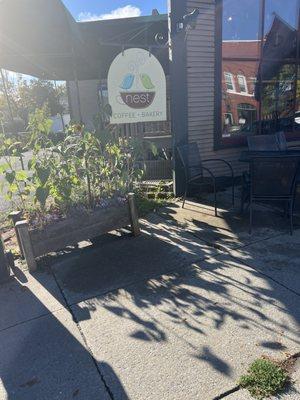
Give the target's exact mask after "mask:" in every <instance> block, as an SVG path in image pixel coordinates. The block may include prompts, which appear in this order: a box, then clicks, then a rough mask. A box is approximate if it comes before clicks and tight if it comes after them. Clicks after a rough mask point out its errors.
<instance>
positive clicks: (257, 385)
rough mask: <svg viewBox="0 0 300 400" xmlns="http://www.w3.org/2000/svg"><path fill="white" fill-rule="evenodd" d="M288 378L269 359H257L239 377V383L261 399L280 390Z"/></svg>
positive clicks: (284, 372)
mask: <svg viewBox="0 0 300 400" xmlns="http://www.w3.org/2000/svg"><path fill="white" fill-rule="evenodd" d="M288 379H289V377H288V374H287V372H286V371H285V370H284V369H283V368H281V367H280V366H278V365H276V364H275V363H274V362H272V361H270V360H266V359H258V360H255V361H254V362H253V363H252V364H251V366H250V368H249V369H248V373H247V374H246V375H243V376H242V377H241V378H240V381H239V385H240V386H241V387H242V388H246V389H248V390H249V392H250V394H251V395H252V396H253V397H255V398H257V399H260V400H261V399H264V398H266V397H268V396H271V395H275V394H277V393H279V392H281V391H282V390H283V389H284V387H285V385H286V384H287V382H288Z"/></svg>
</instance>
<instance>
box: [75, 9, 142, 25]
mask: <svg viewBox="0 0 300 400" xmlns="http://www.w3.org/2000/svg"><path fill="white" fill-rule="evenodd" d="M140 15H141V10H140V9H139V8H138V7H134V6H131V5H127V6H125V7H120V8H116V9H115V10H112V11H111V12H110V13H108V14H100V15H97V14H92V13H91V12H81V13H80V14H79V15H78V20H79V21H81V22H86V21H99V20H103V19H119V18H131V17H139V16H140Z"/></svg>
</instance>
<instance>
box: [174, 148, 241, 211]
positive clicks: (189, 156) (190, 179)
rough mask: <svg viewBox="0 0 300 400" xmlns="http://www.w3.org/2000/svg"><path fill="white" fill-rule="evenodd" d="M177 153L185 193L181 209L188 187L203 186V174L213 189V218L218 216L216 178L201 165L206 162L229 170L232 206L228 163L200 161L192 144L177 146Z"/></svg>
mask: <svg viewBox="0 0 300 400" xmlns="http://www.w3.org/2000/svg"><path fill="white" fill-rule="evenodd" d="M177 151H178V154H179V157H180V160H181V163H182V166H183V169H184V174H185V191H184V197H183V203H182V208H184V205H185V201H186V197H187V194H188V189H189V187H190V186H205V185H207V181H205V173H207V174H208V176H209V177H210V179H211V181H212V185H213V189H214V207H215V216H217V215H218V210H217V177H216V176H215V174H214V173H213V172H212V171H211V170H210V169H209V168H207V167H206V166H204V165H203V164H205V163H207V162H222V163H223V164H225V165H226V168H228V169H229V170H230V175H231V181H232V204H233V205H234V172H233V168H232V166H231V165H230V163H229V162H227V161H225V160H223V159H220V158H210V159H205V160H202V159H201V155H200V151H199V147H198V144H197V143H196V142H192V143H189V144H186V145H182V146H177Z"/></svg>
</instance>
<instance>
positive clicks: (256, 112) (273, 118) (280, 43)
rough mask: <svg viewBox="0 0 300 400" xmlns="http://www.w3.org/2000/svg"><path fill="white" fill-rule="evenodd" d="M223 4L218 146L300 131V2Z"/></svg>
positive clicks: (253, 0) (260, 0) (237, 0)
mask: <svg viewBox="0 0 300 400" xmlns="http://www.w3.org/2000/svg"><path fill="white" fill-rule="evenodd" d="M222 4H223V7H222V18H220V19H222V46H221V50H222V69H221V76H222V80H221V91H220V92H221V93H220V94H219V101H221V104H222V107H221V125H220V129H219V130H218V132H217V133H216V134H217V135H218V138H219V143H221V144H224V145H226V144H228V145H231V144H244V143H245V142H246V136H247V135H249V134H260V133H274V132H276V131H277V130H283V131H284V132H286V133H298V131H299V133H300V129H299V128H300V106H299V104H300V98H299V97H300V96H299V93H300V75H299V72H298V73H296V68H297V65H299V52H300V49H299V50H298V45H300V43H299V44H298V42H299V40H298V34H297V29H298V28H297V27H298V14H299V4H300V0H286V1H284V2H283V1H282V0H245V1H240V0H223V2H222ZM297 83H298V85H297ZM298 114H299V115H298Z"/></svg>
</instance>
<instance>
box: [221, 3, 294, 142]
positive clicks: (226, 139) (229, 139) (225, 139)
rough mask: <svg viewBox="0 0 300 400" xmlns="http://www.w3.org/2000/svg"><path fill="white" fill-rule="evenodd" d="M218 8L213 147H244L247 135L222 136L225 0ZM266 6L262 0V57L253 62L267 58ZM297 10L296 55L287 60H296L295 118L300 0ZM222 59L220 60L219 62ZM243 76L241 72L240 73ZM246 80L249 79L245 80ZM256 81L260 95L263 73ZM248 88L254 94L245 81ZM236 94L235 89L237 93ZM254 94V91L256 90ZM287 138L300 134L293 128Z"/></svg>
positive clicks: (260, 28)
mask: <svg viewBox="0 0 300 400" xmlns="http://www.w3.org/2000/svg"><path fill="white" fill-rule="evenodd" d="M215 1H216V2H215V7H216V13H215V60H214V66H215V82H216V84H215V90H214V109H215V117H214V150H219V149H224V148H234V147H242V146H245V145H246V143H247V135H238V136H236V137H223V129H222V126H223V124H222V117H223V110H222V88H223V83H222V76H223V67H222V64H223V54H222V40H223V37H222V35H223V0H215ZM265 5H266V0H259V15H258V18H259V37H258V39H257V40H259V41H260V56H259V58H253V60H252V59H251V61H254V62H255V61H256V62H258V63H261V62H263V61H268V60H266V59H263V40H262V38H263V37H264V32H265V15H266V14H265V11H266V10H265ZM297 11H298V19H297V21H298V26H297V34H296V41H297V43H296V49H297V51H296V58H295V59H293V60H292V62H291V60H290V62H288V61H287V62H286V63H291V64H293V63H295V64H296V76H295V85H294V86H295V91H294V117H295V115H296V112H297V111H296V104H297V86H298V85H300V77H299V74H300V65H299V60H300V54H299V53H300V51H299V45H300V0H298V5H297ZM220 61H221V62H220ZM239 76H240V74H239ZM245 81H246V79H245ZM257 82H258V85H259V92H260V95H261V88H262V76H261V74H258V76H257ZM237 83H238V84H239V81H238V79H237ZM246 89H247V95H248V96H252V94H250V93H249V88H248V84H247V81H246ZM299 89H300V88H299ZM228 92H229V93H233V91H230V90H228ZM234 93H236V92H234ZM239 94H240V95H246V93H244V92H240V93H239ZM253 95H254V93H253ZM257 113H258V133H261V131H262V119H261V116H262V101H261V97H260V98H259V100H258V110H257ZM286 137H287V140H290V141H291V140H300V133H299V132H295V130H294V129H293V132H287V134H286Z"/></svg>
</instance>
